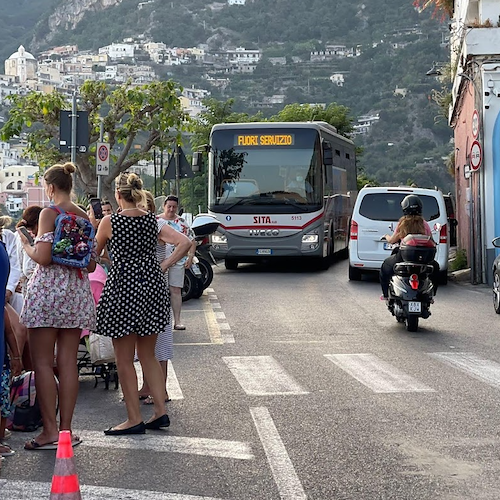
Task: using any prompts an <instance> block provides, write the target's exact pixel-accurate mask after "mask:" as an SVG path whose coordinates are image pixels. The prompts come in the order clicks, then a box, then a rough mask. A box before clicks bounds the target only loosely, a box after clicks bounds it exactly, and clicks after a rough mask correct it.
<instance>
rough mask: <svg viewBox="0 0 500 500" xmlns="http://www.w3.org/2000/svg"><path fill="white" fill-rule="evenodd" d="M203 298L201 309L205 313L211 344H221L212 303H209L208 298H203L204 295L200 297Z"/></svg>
mask: <svg viewBox="0 0 500 500" xmlns="http://www.w3.org/2000/svg"><path fill="white" fill-rule="evenodd" d="M201 298H202V299H203V311H204V313H205V321H206V323H207V327H208V334H209V336H210V340H211V341H212V344H223V343H224V341H223V340H222V337H221V334H220V328H219V325H218V324H217V318H216V317H215V313H214V311H213V309H212V308H213V304H210V302H209V301H208V300H205V296H202V297H201Z"/></svg>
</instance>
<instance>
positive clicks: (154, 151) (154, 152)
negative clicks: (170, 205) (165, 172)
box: [153, 149, 158, 198]
mask: <svg viewBox="0 0 500 500" xmlns="http://www.w3.org/2000/svg"><path fill="white" fill-rule="evenodd" d="M153 167H154V173H155V198H156V197H157V196H158V192H157V189H156V149H153Z"/></svg>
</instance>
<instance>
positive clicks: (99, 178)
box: [97, 119, 104, 199]
mask: <svg viewBox="0 0 500 500" xmlns="http://www.w3.org/2000/svg"><path fill="white" fill-rule="evenodd" d="M99 142H104V121H103V120H102V119H101V126H100V130H99ZM101 196H102V175H98V176H97V197H98V198H99V199H100V198H101Z"/></svg>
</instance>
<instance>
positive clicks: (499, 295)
mask: <svg viewBox="0 0 500 500" xmlns="http://www.w3.org/2000/svg"><path fill="white" fill-rule="evenodd" d="M491 243H492V244H493V246H494V247H496V248H500V236H499V237H498V238H495V239H494V240H493V241H492V242H491ZM492 272H493V307H494V308H495V312H496V313H497V314H500V255H497V257H496V259H495V260H494V261H493V269H492Z"/></svg>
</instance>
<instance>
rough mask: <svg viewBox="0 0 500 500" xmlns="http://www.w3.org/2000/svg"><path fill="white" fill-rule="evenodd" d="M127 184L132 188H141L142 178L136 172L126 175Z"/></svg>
mask: <svg viewBox="0 0 500 500" xmlns="http://www.w3.org/2000/svg"><path fill="white" fill-rule="evenodd" d="M127 184H128V185H129V186H130V187H131V188H132V189H142V180H141V178H140V177H139V176H138V175H137V174H134V173H131V174H129V175H128V177H127Z"/></svg>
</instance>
